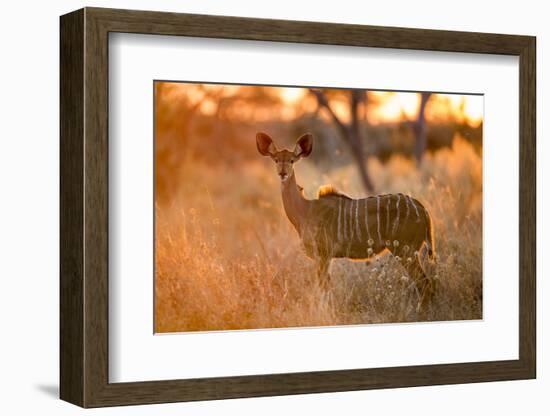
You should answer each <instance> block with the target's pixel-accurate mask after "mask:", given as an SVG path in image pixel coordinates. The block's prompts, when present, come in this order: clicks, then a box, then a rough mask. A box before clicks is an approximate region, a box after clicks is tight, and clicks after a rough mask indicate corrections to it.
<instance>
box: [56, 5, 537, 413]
mask: <svg viewBox="0 0 550 416" xmlns="http://www.w3.org/2000/svg"><path fill="white" fill-rule="evenodd" d="M60 29H61V36H60V38H61V45H60V47H61V50H60V55H61V128H60V131H61V178H60V180H61V248H60V251H61V272H60V275H61V276H60V278H61V289H60V290H61V293H60V296H61V305H60V325H61V334H60V336H61V339H60V341H61V351H60V361H61V363H60V367H61V368H60V372H61V386H60V395H61V398H62V399H63V400H66V401H68V402H71V403H74V404H77V405H79V406H82V407H101V406H115V405H128V404H146V403H162V402H177V401H190V400H212V399H225V398H238V397H256V396H269V395H288V394H304V393H319V392H336V391H350V390H363V389H378V388H397V387H410V386H424V385H436V384H454V383H473V382H486V381H500V380H518V379H529V378H535V376H536V333H535V318H536V317H535V310H536V308H535V281H536V276H535V241H536V236H535V230H536V228H535V225H536V212H535V199H536V191H535V160H536V150H535V112H536V97H535V38H534V37H529V36H517V35H500V34H486V33H467V32H451V31H435V30H422V29H404V28H390V27H374V26H360V25H341V24H328V23H316V22H296V21H282V20H267V19H250V18H240V17H226V16H205V15H189V14H175V13H160V12H146V11H129V10H114V9H98V8H85V9H81V10H78V11H75V12H72V13H70V14H67V15H64V16H62V17H61V21H60Z"/></svg>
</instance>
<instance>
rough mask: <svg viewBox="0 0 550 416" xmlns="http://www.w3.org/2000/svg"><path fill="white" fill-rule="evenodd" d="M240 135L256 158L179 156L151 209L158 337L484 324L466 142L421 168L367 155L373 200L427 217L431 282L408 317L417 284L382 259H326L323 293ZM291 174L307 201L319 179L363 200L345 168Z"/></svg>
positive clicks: (472, 163)
mask: <svg viewBox="0 0 550 416" xmlns="http://www.w3.org/2000/svg"><path fill="white" fill-rule="evenodd" d="M247 139H248V140H243V143H245V144H244V146H248V147H250V153H251V154H254V156H251V157H248V158H243V159H242V160H234V161H232V163H231V164H225V165H217V164H212V163H211V162H209V161H208V160H204V159H201V158H197V157H194V156H193V155H191V154H187V155H186V156H184V157H183V158H182V160H181V161H180V162H181V163H179V164H178V166H179V168H178V170H177V175H178V178H179V180H178V184H179V185H178V186H177V187H176V188H174V189H173V190H171V191H170V192H171V197H170V198H169V199H168V200H163V201H160V200H158V201H157V203H156V230H155V234H156V239H155V244H156V258H155V265H156V275H155V297H156V299H155V301H156V302H155V305H156V310H155V322H156V331H157V332H180V331H207V330H228V329H248V328H276V327H299V326H307V327H310V326H319V325H346V324H368V323H388V322H411V321H425V320H430V321H435V320H439V321H442V320H467V319H480V318H481V317H482V160H481V158H482V156H481V151H480V150H479V149H477V150H476V149H475V147H474V146H473V145H472V144H471V143H470V142H469V141H467V140H465V139H464V138H463V137H461V136H460V135H459V134H454V137H453V138H452V140H451V144H450V146H447V147H443V148H440V149H438V150H436V151H433V152H427V153H426V155H425V157H424V159H423V162H422V164H421V165H420V167H417V165H416V163H415V161H414V159H411V158H408V157H405V156H403V155H401V154H399V153H394V154H391V155H390V156H389V157H388V158H387V159H386V160H385V163H381V162H380V161H379V159H378V158H376V157H370V158H369V159H368V172H369V174H370V177H371V178H372V180H373V182H374V184H375V187H376V191H377V193H392V192H403V193H408V194H410V195H412V196H414V197H416V198H417V199H418V200H420V201H421V202H422V203H423V204H424V205H425V206H426V207H427V208H428V210H429V211H430V212H431V214H432V216H433V221H434V227H435V240H436V251H437V263H436V265H435V266H434V270H433V271H432V272H433V273H434V275H435V276H436V277H437V287H436V292H435V296H434V300H433V303H432V304H431V306H430V307H429V308H428V309H427V310H426V311H423V312H422V311H421V312H417V310H416V306H417V302H418V294H417V292H416V289H415V285H414V284H413V283H412V282H411V281H410V279H409V278H408V276H407V275H406V272H405V271H404V269H403V268H402V267H401V266H400V265H399V264H398V263H397V262H396V261H395V260H394V259H392V258H391V257H390V256H384V257H382V258H380V259H379V261H377V262H373V263H372V264H370V265H366V264H365V263H362V262H353V261H349V260H345V259H339V260H333V262H332V265H331V268H330V274H331V276H332V283H331V287H330V288H329V290H328V291H324V290H322V289H321V287H320V285H319V282H318V281H317V278H316V269H315V264H314V262H313V261H312V260H311V259H309V258H308V257H307V256H306V255H305V254H304V252H303V250H302V248H301V246H300V240H299V237H298V234H297V233H296V231H295V230H294V228H293V227H292V225H291V223H290V222H289V220H288V219H287V217H286V215H285V212H284V209H283V205H282V201H281V192H280V184H279V178H278V177H277V175H276V172H275V167H274V165H273V164H272V163H271V161H270V160H268V159H267V158H262V157H261V156H260V155H257V157H256V154H255V152H256V150H255V141H254V135H253V134H250V135H249V136H247ZM296 179H297V182H298V183H299V184H300V185H301V186H302V187H303V188H304V192H305V194H306V196H307V197H308V198H315V197H316V193H317V189H318V187H319V186H321V185H323V184H329V183H330V184H332V185H334V186H335V187H337V188H338V189H339V190H340V191H341V192H343V193H346V194H348V195H349V196H351V197H354V198H360V197H364V196H366V192H365V190H364V187H363V186H362V184H361V182H360V180H359V176H358V173H357V168H356V166H355V165H354V164H353V163H347V164H340V165H334V166H332V165H330V164H327V163H316V162H315V160H311V161H310V160H303V161H301V162H300V163H298V164H297V165H296Z"/></svg>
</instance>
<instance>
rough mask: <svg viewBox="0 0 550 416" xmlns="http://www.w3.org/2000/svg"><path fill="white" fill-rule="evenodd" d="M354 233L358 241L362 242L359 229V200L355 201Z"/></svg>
mask: <svg viewBox="0 0 550 416" xmlns="http://www.w3.org/2000/svg"><path fill="white" fill-rule="evenodd" d="M355 232H356V233H357V238H358V239H359V241H361V240H362V236H361V227H359V200H358V199H356V200H355Z"/></svg>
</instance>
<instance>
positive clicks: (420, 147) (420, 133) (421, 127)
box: [413, 92, 432, 166]
mask: <svg viewBox="0 0 550 416" xmlns="http://www.w3.org/2000/svg"><path fill="white" fill-rule="evenodd" d="M431 95H432V93H430V92H423V93H422V94H421V97H420V108H419V110H418V117H417V119H416V121H415V122H414V123H413V131H414V134H415V136H416V141H415V146H414V157H415V159H416V163H417V165H418V166H420V164H421V163H422V157H423V156H424V152H425V151H426V145H427V144H428V132H427V128H426V116H425V110H426V104H427V103H428V100H429V99H430V96H431Z"/></svg>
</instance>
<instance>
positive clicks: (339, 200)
mask: <svg viewBox="0 0 550 416" xmlns="http://www.w3.org/2000/svg"><path fill="white" fill-rule="evenodd" d="M341 217H342V198H340V199H338V241H342V230H341V229H340V218H341Z"/></svg>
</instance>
